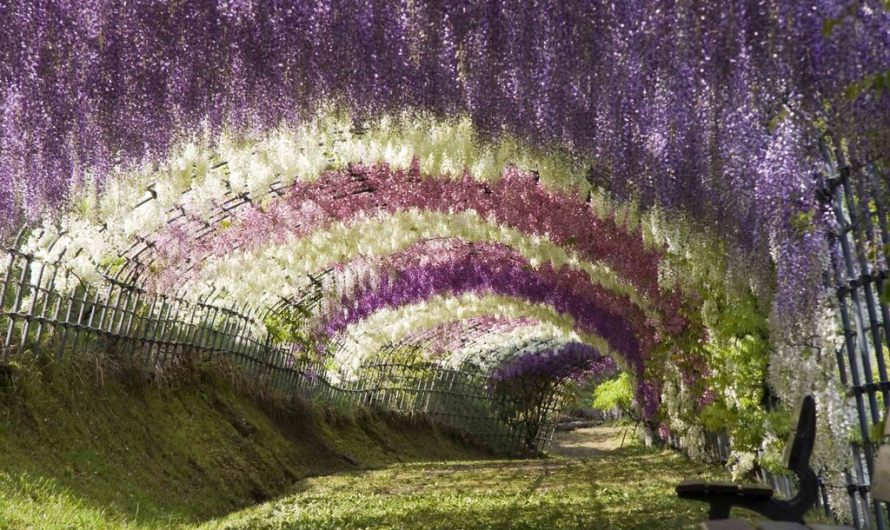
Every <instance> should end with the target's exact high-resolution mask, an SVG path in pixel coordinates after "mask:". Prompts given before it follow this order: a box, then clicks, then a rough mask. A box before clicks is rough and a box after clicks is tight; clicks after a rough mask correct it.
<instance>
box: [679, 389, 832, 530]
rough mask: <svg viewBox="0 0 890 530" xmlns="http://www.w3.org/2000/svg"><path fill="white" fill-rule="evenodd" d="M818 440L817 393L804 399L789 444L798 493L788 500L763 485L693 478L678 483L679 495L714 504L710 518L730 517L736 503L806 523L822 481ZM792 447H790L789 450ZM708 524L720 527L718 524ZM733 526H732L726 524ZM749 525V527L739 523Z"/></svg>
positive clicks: (788, 463)
mask: <svg viewBox="0 0 890 530" xmlns="http://www.w3.org/2000/svg"><path fill="white" fill-rule="evenodd" d="M815 442H816V401H815V400H814V399H813V396H807V397H806V398H804V400H803V404H802V405H801V409H800V418H799V419H798V421H797V429H796V431H795V432H794V433H793V434H792V439H791V443H790V446H789V448H786V455H787V459H786V466H787V467H788V469H789V470H790V471H791V472H793V473H794V474H795V475H797V478H798V479H799V488H798V490H797V494H796V495H795V496H794V497H792V498H791V499H788V500H779V499H777V498H776V497H774V496H773V489H772V488H770V487H769V486H762V485H739V484H734V483H731V482H705V481H701V480H689V481H685V482H683V483H681V484H680V485H678V486H677V495H678V496H679V497H680V498H682V499H693V500H697V501H702V502H707V503H708V504H710V505H711V508H710V511H709V512H708V519H710V520H716V519H728V518H729V512H730V510H731V509H732V508H733V507H734V506H737V507H739V508H746V509H748V510H751V511H754V512H757V513H759V514H761V515H763V516H765V517H767V518H769V519H772V520H773V521H787V522H794V523H803V516H804V514H805V513H806V512H807V511H808V510H809V509H810V508H812V507H813V506H815V505H816V502H817V501H818V498H819V481H818V478H817V477H816V473H815V472H814V471H813V469H812V468H811V467H810V456H812V454H813V446H814V444H815ZM788 449H790V450H788ZM707 528H714V529H716V528H718V527H716V526H714V527H710V526H708V527H707ZM723 528H726V529H727V530H729V529H730V528H733V527H731V526H726V527H723ZM737 528H745V527H737Z"/></svg>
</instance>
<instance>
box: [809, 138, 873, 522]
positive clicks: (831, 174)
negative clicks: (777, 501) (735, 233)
mask: <svg viewBox="0 0 890 530" xmlns="http://www.w3.org/2000/svg"><path fill="white" fill-rule="evenodd" d="M822 149H823V158H824V162H825V169H824V171H823V172H822V174H820V175H819V176H818V178H819V179H820V188H821V190H820V199H821V201H822V204H823V207H824V208H825V210H826V212H827V213H828V214H829V215H830V217H831V219H832V225H833V226H832V229H831V231H830V233H829V234H828V237H829V243H830V245H831V250H832V252H831V267H830V270H829V273H828V275H827V278H826V282H827V283H828V285H830V287H831V288H832V289H833V290H834V292H835V293H836V297H837V302H838V309H839V320H840V323H841V326H842V329H843V336H844V344H843V347H842V348H841V349H839V350H838V351H837V352H836V357H837V365H838V373H839V378H840V382H841V384H842V385H843V386H844V387H845V388H846V389H847V392H848V395H849V397H851V398H852V399H853V401H854V402H855V407H856V413H857V414H856V420H857V424H856V434H855V436H854V437H853V439H852V440H851V442H850V447H851V465H850V467H849V469H847V471H846V478H847V492H846V493H847V496H848V498H849V502H850V509H851V513H852V516H853V519H854V524H855V525H856V527H857V528H879V529H881V530H884V529H886V528H888V513H887V506H886V504H884V503H880V502H873V501H872V500H871V497H870V495H869V492H870V489H871V477H872V476H873V474H874V465H875V456H876V453H877V442H878V440H876V439H875V437H874V436H872V435H871V433H872V432H874V431H875V426H878V425H880V424H881V423H882V422H883V421H884V416H885V414H886V407H887V405H888V404H890V400H888V397H890V380H888V364H890V350H888V347H890V342H888V338H890V308H888V304H887V299H886V298H885V297H883V298H882V294H884V293H885V287H886V283H887V281H888V280H890V272H888V258H890V232H888V230H890V225H888V221H887V219H888V207H890V180H888V176H887V175H885V174H882V173H881V170H880V169H879V168H877V167H876V166H874V165H872V164H868V163H859V162H855V161H848V160H847V159H846V158H845V156H844V152H843V150H842V149H840V148H836V149H831V148H829V147H828V146H827V145H826V144H824V143H823V144H822ZM854 175H855V178H851V177H853V176H854Z"/></svg>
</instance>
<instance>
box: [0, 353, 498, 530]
mask: <svg viewBox="0 0 890 530" xmlns="http://www.w3.org/2000/svg"><path fill="white" fill-rule="evenodd" d="M22 364H24V365H22ZM164 379H165V381H164V382H158V381H151V380H149V379H147V378H146V376H144V375H143V374H140V373H139V372H137V371H136V370H133V369H128V368H126V367H122V366H119V365H115V364H114V363H113V362H111V361H110V360H108V359H93V360H91V361H88V362H86V361H84V362H79V363H64V364H56V363H46V362H43V363H42V364H40V363H38V362H34V361H31V360H28V361H27V362H24V363H23V362H22V359H19V368H18V369H17V370H15V371H14V375H13V376H11V377H10V376H7V377H5V378H4V380H3V382H2V383H0V528H3V529H6V528H11V529H18V528H39V529H43V528H117V527H134V528H142V527H145V528H153V527H154V528H166V527H170V526H175V525H182V524H187V523H195V522H199V521H202V520H206V519H208V518H211V517H214V516H219V515H222V514H225V513H229V512H231V511H233V510H237V509H240V508H243V507H245V506H248V505H252V504H255V503H258V502H262V501H266V500H269V499H271V498H274V497H277V496H279V495H281V494H283V493H284V492H285V491H290V488H292V486H293V484H294V483H295V482H298V481H300V480H302V479H305V478H306V477H312V476H317V475H323V474H330V473H335V472H341V471H348V470H355V469H364V468H368V467H375V466H383V465H387V464H390V463H393V462H404V461H413V460H419V459H423V460H430V459H443V460H444V459H455V458H477V457H484V456H485V455H484V453H482V452H481V451H480V450H478V449H474V448H472V447H470V446H468V445H467V444H465V443H463V442H461V441H459V440H458V439H456V438H455V437H453V436H451V435H448V434H445V433H442V432H440V431H438V430H436V429H435V428H433V427H432V426H430V425H429V424H426V423H423V422H413V421H410V420H406V419H402V418H398V417H394V416H390V415H386V414H384V413H373V412H362V413H359V414H357V415H344V414H341V413H336V412H333V411H321V410H318V409H315V408H312V407H309V406H307V405H305V404H304V403H300V402H298V401H290V402H282V401H277V400H275V399H272V398H268V397H266V398H262V399H259V398H256V397H249V396H256V395H257V393H256V389H251V388H249V387H247V385H246V384H245V383H244V382H243V381H240V380H239V379H238V378H237V377H234V376H233V375H232V372H227V371H225V370H221V369H219V368H213V369H211V368H208V367H201V366H190V367H187V368H181V369H179V370H177V373H175V374H167V376H166V377H165V378H164Z"/></svg>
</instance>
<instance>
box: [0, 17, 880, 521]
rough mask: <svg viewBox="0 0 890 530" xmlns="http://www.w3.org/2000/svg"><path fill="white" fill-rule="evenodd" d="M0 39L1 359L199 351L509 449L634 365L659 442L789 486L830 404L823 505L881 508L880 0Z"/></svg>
mask: <svg viewBox="0 0 890 530" xmlns="http://www.w3.org/2000/svg"><path fill="white" fill-rule="evenodd" d="M0 27H3V28H4V31H3V32H2V33H0V106H2V117H0V209H2V212H3V216H2V223H0V234H2V238H3V241H4V243H5V247H4V255H3V258H2V260H0V261H2V263H0V281H2V283H0V304H2V312H0V333H2V336H0V344H2V346H3V347H2V349H0V366H4V365H8V366H14V365H15V364H16V359H17V358H18V357H19V356H21V355H24V354H28V355H36V354H40V355H44V356H48V357H49V358H53V359H63V358H72V357H77V356H79V355H84V354H85V353H86V352H91V351H97V350H101V351H104V352H108V353H110V354H113V355H115V356H119V357H126V358H132V359H135V360H137V361H138V362H139V363H140V365H141V366H142V367H143V369H145V370H147V371H149V372H152V373H156V374H164V373H165V372H167V371H170V370H172V369H174V368H175V367H176V366H177V365H178V364H180V363H182V362H184V361H185V360H187V359H192V358H201V359H210V360H213V361H214V362H220V363H231V364H234V365H235V366H237V367H239V369H240V370H241V371H242V372H243V374H245V375H246V376H247V377H249V378H251V379H253V380H255V381H256V382H258V383H259V384H261V385H263V386H264V387H266V388H267V389H270V390H272V391H274V392H277V393H280V394H285V395H296V396H300V397H302V398H305V399H306V400H308V401H310V402H313V403H319V404H324V405H326V406H331V407H335V408H341V409H357V408H361V407H369V406H375V407H383V408H386V409H391V410H394V411H398V412H400V413H404V414H408V415H412V416H423V417H428V418H431V419H432V420H433V421H435V422H437V423H440V424H444V425H447V426H449V428H453V429H456V430H458V431H461V432H464V433H466V434H467V435H468V436H471V437H472V438H473V439H475V440H478V441H480V443H483V444H484V445H486V446H487V447H491V448H493V449H495V450H497V451H501V452H503V453H507V454H510V455H513V456H530V455H538V454H540V453H546V452H547V450H548V447H549V444H550V441H551V437H552V435H553V431H554V428H555V424H556V421H557V417H558V416H559V414H560V413H561V412H562V411H563V410H564V408H565V407H566V406H567V401H566V400H567V399H568V394H569V389H571V388H574V386H573V385H575V384H576V383H577V382H579V381H591V380H593V381H605V380H609V379H613V378H615V377H616V376H617V375H618V374H625V375H624V377H627V378H629V381H631V384H632V388H633V410H634V411H635V412H634V414H636V417H637V418H638V419H639V421H640V423H641V425H642V427H643V428H644V429H645V431H646V432H647V433H648V434H649V435H650V436H651V437H653V438H654V439H655V440H656V441H659V440H660V442H661V443H664V444H667V445H669V446H671V447H673V448H675V449H679V450H682V451H683V452H684V453H685V454H686V455H688V457H689V458H691V459H693V460H705V461H722V462H724V463H726V464H727V465H729V466H730V467H732V468H733V469H734V470H735V471H736V472H737V473H739V474H744V473H746V472H749V471H751V470H756V471H757V472H758V476H759V477H760V479H761V480H764V481H768V482H771V483H772V484H773V485H774V486H776V487H782V488H786V489H789V488H790V489H793V487H794V486H793V484H792V483H791V482H790V481H788V480H787V479H783V478H782V477H780V476H777V475H775V474H774V473H773V471H774V470H775V469H776V468H777V467H779V468H780V467H781V465H780V464H777V463H778V462H780V460H781V453H782V450H783V448H784V446H785V438H786V436H787V434H788V418H792V417H793V416H794V414H795V410H796V407H797V406H798V404H799V403H800V402H801V401H802V400H803V398H804V397H805V396H807V395H812V396H814V397H815V400H816V409H817V425H818V430H817V433H818V435H817V439H816V450H815V454H814V456H813V462H812V465H813V468H814V469H815V470H816V471H817V473H818V474H819V477H820V489H819V493H820V498H819V506H820V507H821V509H822V510H823V511H825V512H826V513H827V514H830V515H832V516H833V517H835V518H836V519H837V520H838V521H841V522H846V523H847V524H851V525H853V526H855V527H856V528H887V527H888V525H890V518H888V512H887V508H886V505H885V504H884V503H882V502H878V501H877V500H875V499H872V498H871V494H870V484H871V483H872V477H873V475H874V473H875V465H876V464H875V463H876V461H878V452H879V446H880V445H881V441H882V438H881V436H880V432H881V429H882V428H883V418H884V416H885V413H886V406H887V404H888V400H887V398H888V397H890V378H888V364H890V349H888V347H890V342H888V340H890V307H888V302H890V283H888V258H890V224H888V215H890V212H888V209H890V158H888V156H890V151H888V146H890V136H888V132H890V126H888V124H890V97H888V93H890V6H888V4H887V3H886V2H880V1H876V0H866V1H855V2H852V1H842V0H822V1H818V2H816V1H814V2H797V1H782V0H738V1H731V2H698V1H684V0H680V1H677V2H662V1H656V0H651V1H632V2H630V1H629V2H595V1H591V2H587V1H583V2H582V1H579V2H547V1H529V2H526V1H523V2H495V1H493V2H488V1H472V2H461V1H451V0H448V1H437V2H429V3H427V2H391V1H388V0H380V1H375V0H372V1H368V2H351V1H343V2H327V1H319V2H261V1H257V2H249V1H248V2H235V1H232V2H223V1H220V2H171V3H160V2H141V1H138V2H107V1H103V0H97V1H90V2H74V3H68V2H61V1H50V0H47V1H39V2H0ZM782 418H785V419H784V420H782ZM875 433H877V434H875ZM790 489H789V491H790Z"/></svg>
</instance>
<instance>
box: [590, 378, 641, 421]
mask: <svg viewBox="0 0 890 530" xmlns="http://www.w3.org/2000/svg"><path fill="white" fill-rule="evenodd" d="M633 399H634V389H633V381H631V377H630V374H628V373H627V372H622V373H621V374H619V375H618V377H616V378H614V379H609V380H607V381H603V382H602V383H600V384H599V385H598V386H597V387H596V388H595V389H594V391H593V407H594V408H597V409H600V410H612V409H616V408H617V409H619V410H621V411H622V412H625V413H627V412H629V411H630V410H632V408H633Z"/></svg>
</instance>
